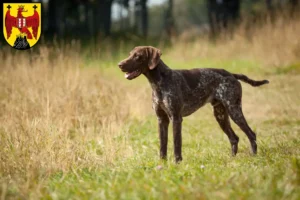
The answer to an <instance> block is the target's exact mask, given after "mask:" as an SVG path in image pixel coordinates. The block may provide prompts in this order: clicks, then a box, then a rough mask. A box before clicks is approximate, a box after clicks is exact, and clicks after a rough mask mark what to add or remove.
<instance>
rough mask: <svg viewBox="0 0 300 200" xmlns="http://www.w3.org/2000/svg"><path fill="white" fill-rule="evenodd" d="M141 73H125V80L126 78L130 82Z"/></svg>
mask: <svg viewBox="0 0 300 200" xmlns="http://www.w3.org/2000/svg"><path fill="white" fill-rule="evenodd" d="M141 73H142V71H141V70H140V69H137V70H134V71H132V72H126V73H125V78H127V79H128V80H132V79H134V78H136V77H138V76H139V75H141Z"/></svg>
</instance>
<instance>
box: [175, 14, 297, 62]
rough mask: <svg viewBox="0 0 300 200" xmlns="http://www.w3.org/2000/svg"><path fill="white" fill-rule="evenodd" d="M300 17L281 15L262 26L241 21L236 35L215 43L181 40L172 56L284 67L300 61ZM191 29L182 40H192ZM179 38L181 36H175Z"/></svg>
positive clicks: (224, 37)
mask: <svg viewBox="0 0 300 200" xmlns="http://www.w3.org/2000/svg"><path fill="white" fill-rule="evenodd" d="M299 19H300V18H295V19H286V18H285V17H281V18H280V17H279V18H278V19H277V20H276V21H274V22H273V23H271V22H270V20H266V21H265V22H262V23H263V24H262V25H261V26H249V25H248V24H241V26H240V27H239V28H238V29H237V31H236V32H235V33H234V34H233V35H230V36H229V35H222V36H221V37H220V38H219V39H218V40H217V41H216V43H215V45H212V44H211V43H210V42H209V41H208V40H207V38H199V39H198V40H196V41H194V42H192V43H184V42H183V43H182V45H181V47H180V48H176V49H175V50H174V51H172V56H177V57H178V56H179V55H183V56H180V57H181V58H182V59H185V60H188V59H195V58H198V59H205V58H210V59H217V60H221V61H224V60H225V61H227V60H228V59H244V60H252V61H257V62H259V63H260V64H261V65H262V66H264V67H266V66H268V67H282V66H286V65H290V64H293V63H297V64H298V65H299V62H300V37H299V33H300V20H299ZM190 37H193V36H191V35H189V32H187V33H184V34H183V35H182V36H181V40H183V41H185V40H189V38H190ZM176 41H178V39H176ZM187 50H188V51H187Z"/></svg>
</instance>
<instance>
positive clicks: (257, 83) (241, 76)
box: [232, 74, 269, 87]
mask: <svg viewBox="0 0 300 200" xmlns="http://www.w3.org/2000/svg"><path fill="white" fill-rule="evenodd" d="M232 75H233V76H234V77H235V78H236V79H238V80H241V81H243V82H246V83H249V84H250V85H252V86H253V87H257V86H261V85H264V84H268V83H269V81H268V80H262V81H255V80H252V79H250V78H248V77H247V76H245V75H244V74H232Z"/></svg>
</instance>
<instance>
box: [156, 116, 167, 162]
mask: <svg viewBox="0 0 300 200" xmlns="http://www.w3.org/2000/svg"><path fill="white" fill-rule="evenodd" d="M168 127H169V118H168V117H167V116H166V117H159V118H158V132H159V140H160V158H161V159H167V147H168Z"/></svg>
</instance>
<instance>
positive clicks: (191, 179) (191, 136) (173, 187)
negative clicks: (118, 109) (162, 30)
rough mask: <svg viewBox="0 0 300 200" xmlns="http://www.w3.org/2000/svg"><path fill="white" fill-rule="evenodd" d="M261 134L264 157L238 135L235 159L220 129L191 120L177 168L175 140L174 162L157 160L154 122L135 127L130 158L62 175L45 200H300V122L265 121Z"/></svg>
mask: <svg viewBox="0 0 300 200" xmlns="http://www.w3.org/2000/svg"><path fill="white" fill-rule="evenodd" d="M198 116H199V115H198ZM257 127H259V128H256V131H257V132H258V146H259V152H258V155H257V156H251V155H250V152H249V143H248V140H247V138H246V137H245V136H244V135H243V133H241V132H240V131H239V134H238V135H239V136H240V140H241V142H240V149H239V153H238V155H237V156H236V157H231V156H230V147H229V142H228V141H227V138H226V137H225V135H224V134H223V133H222V132H221V131H220V130H219V128H218V127H217V125H216V123H215V122H212V121H211V120H210V119H209V120H201V117H200V116H199V120H196V119H193V120H189V119H186V120H185V122H184V129H183V156H184V160H183V162H182V163H181V164H179V165H176V164H174V162H173V161H174V160H173V153H172V137H170V138H169V144H170V145H169V156H168V161H166V162H164V161H160V160H159V159H158V139H157V133H156V122H155V119H154V118H152V117H151V118H150V119H148V120H145V121H142V122H134V123H132V124H131V125H130V127H129V132H130V135H127V136H126V137H127V138H126V140H127V142H128V144H129V145H130V146H132V148H134V152H135V153H134V155H133V156H132V157H130V158H126V159H119V160H117V161H115V162H114V163H112V164H108V165H105V166H99V167H97V168H95V169H93V168H91V169H89V168H83V169H80V168H79V169H74V171H70V172H66V173H63V172H57V173H55V174H53V175H52V176H51V177H49V179H48V180H47V184H46V185H45V188H44V194H45V196H48V197H49V198H53V199H55V198H58V199H70V198H71V199H99V198H101V199H232V198H233V199H255V198H258V199H299V197H300V190H299V186H300V157H299V155H300V139H299V138H300V137H299V136H300V134H299V131H300V126H299V122H297V123H296V124H294V125H293V124H288V125H282V124H281V122H276V121H273V122H272V123H270V122H269V121H267V122H261V123H259V124H258V125H257ZM266 130H268V131H266ZM170 136H171V134H170ZM116 142H117V140H116ZM117 143H118V142H117ZM94 150H95V151H96V149H94ZM120 151H122V150H120Z"/></svg>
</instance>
